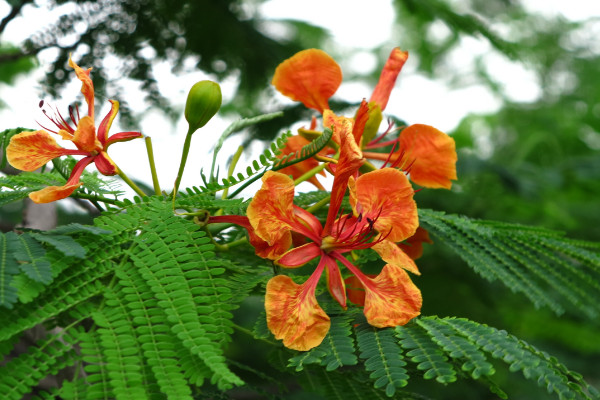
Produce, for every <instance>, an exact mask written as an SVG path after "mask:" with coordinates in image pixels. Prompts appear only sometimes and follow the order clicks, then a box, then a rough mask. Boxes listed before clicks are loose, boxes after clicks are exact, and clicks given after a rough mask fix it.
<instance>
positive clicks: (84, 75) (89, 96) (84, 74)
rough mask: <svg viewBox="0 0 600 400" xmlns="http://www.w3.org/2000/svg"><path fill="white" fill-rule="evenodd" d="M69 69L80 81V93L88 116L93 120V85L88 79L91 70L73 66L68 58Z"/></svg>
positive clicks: (72, 62) (73, 62) (73, 63)
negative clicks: (83, 98)
mask: <svg viewBox="0 0 600 400" xmlns="http://www.w3.org/2000/svg"><path fill="white" fill-rule="evenodd" d="M69 67H71V68H73V69H74V70H75V74H76V75H77V78H78V79H79V80H80V81H81V93H83V97H85V101H86V103H87V105H88V115H89V116H90V117H92V119H94V84H93V83H92V79H91V78H90V71H91V70H92V69H91V68H88V69H87V70H84V69H83V68H81V67H80V66H79V65H77V64H75V61H73V60H72V59H71V57H69Z"/></svg>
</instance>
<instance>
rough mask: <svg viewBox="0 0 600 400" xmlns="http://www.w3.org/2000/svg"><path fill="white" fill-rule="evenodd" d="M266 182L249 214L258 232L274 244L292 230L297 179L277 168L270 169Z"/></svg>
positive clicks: (250, 206)
mask: <svg viewBox="0 0 600 400" xmlns="http://www.w3.org/2000/svg"><path fill="white" fill-rule="evenodd" d="M262 181H263V184H262V187H261V188H260V189H259V190H258V191H257V192H256V194H255V195H254V198H252V201H251V202H250V204H249V205H248V209H247V211H246V215H247V216H248V220H249V221H250V224H251V225H252V228H254V232H255V233H256V235H258V237H260V238H261V239H263V240H265V241H266V242H267V243H268V244H269V245H270V246H272V245H274V244H275V243H276V242H278V241H279V240H280V239H281V238H282V237H283V236H284V235H286V234H287V233H289V231H290V229H291V226H290V222H291V220H292V219H293V215H294V181H293V180H292V179H290V177H289V176H287V175H284V174H282V173H279V172H273V171H267V172H266V173H265V175H264V176H263V177H262Z"/></svg>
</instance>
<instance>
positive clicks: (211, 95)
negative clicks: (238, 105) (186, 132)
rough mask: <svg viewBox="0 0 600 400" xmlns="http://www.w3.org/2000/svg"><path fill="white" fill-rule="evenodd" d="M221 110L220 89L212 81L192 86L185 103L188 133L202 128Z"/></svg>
mask: <svg viewBox="0 0 600 400" xmlns="http://www.w3.org/2000/svg"><path fill="white" fill-rule="evenodd" d="M219 108H221V87H220V86H219V84H218V83H216V82H212V81H200V82H197V83H196V84H194V86H192V88H191V89H190V92H189V93H188V97H187V101H186V103H185V119H186V120H187V122H188V124H190V132H195V131H196V130H197V129H200V128H202V127H203V126H204V125H206V123H207V122H208V121H210V119H211V118H212V117H214V116H215V114H216V113H217V111H219Z"/></svg>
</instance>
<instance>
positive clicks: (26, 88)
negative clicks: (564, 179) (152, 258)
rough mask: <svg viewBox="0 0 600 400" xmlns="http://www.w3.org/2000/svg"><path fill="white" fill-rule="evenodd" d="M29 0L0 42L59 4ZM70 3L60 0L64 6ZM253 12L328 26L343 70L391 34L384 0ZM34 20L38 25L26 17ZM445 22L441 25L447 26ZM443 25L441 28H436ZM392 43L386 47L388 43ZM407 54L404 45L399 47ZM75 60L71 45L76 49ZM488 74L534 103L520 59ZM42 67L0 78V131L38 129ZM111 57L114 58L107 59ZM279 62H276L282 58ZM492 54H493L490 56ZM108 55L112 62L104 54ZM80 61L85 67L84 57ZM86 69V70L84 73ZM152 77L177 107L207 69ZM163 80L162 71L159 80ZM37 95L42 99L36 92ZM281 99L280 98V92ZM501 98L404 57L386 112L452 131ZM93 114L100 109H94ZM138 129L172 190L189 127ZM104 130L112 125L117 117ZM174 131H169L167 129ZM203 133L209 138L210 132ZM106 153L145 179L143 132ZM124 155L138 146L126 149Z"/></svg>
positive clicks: (151, 117) (459, 57)
mask: <svg viewBox="0 0 600 400" xmlns="http://www.w3.org/2000/svg"><path fill="white" fill-rule="evenodd" d="M36 4H39V5H43V6H42V7H40V8H34V7H32V6H30V5H27V6H25V7H24V9H23V11H22V15H23V17H22V18H18V19H16V20H14V21H13V22H11V24H10V25H9V26H8V28H7V29H6V31H5V33H4V35H3V38H2V39H3V41H5V42H13V43H19V42H20V41H22V40H23V39H24V38H26V37H27V36H29V35H30V33H31V31H30V29H29V27H30V26H32V22H31V21H48V20H51V19H52V18H55V17H57V16H58V15H60V13H61V12H64V9H59V10H56V11H54V13H53V14H49V13H48V11H47V10H45V5H46V4H47V1H46V0H38V1H37V2H36ZM525 4H526V6H527V8H528V9H529V10H530V11H535V12H540V13H542V14H543V15H548V16H553V15H563V16H565V17H567V18H570V19H575V20H579V19H586V18H589V17H591V16H594V15H596V16H600V1H596V0H593V1H592V0H569V1H568V2H567V1H564V0H526V1H525ZM66 7H68V6H66ZM260 11H261V13H262V14H263V15H264V16H265V17H267V18H271V19H299V20H304V21H308V22H311V23H313V24H315V25H320V26H324V27H327V29H328V30H329V31H330V32H331V35H332V39H331V42H330V43H329V44H328V46H330V47H334V46H335V48H336V49H340V51H341V52H344V53H345V54H351V53H354V55H353V56H352V57H350V59H349V62H345V63H344V64H342V69H343V70H345V71H348V72H352V71H356V72H361V71H363V72H364V71H368V70H369V69H370V68H372V67H373V66H374V64H375V61H376V60H375V58H374V56H373V54H371V53H370V52H369V51H368V49H370V48H372V47H375V46H379V45H381V44H384V43H386V42H388V41H389V40H390V39H391V38H392V37H393V35H394V32H393V22H394V18H395V16H394V10H393V8H392V5H391V0H370V1H369V6H368V7H367V6H365V1H364V0H328V1H324V0H302V1H301V2H290V1H289V0H270V1H267V2H266V3H264V4H263V5H262V6H261V8H260ZM7 12H8V6H7V5H6V3H5V2H3V1H0V18H1V16H3V15H5V14H6V13H7ZM33 25H34V26H38V25H37V24H33ZM446 29H447V28H446ZM443 30H444V27H441V30H440V32H441V34H443V33H444V32H443ZM392 46H393V45H391V46H390V50H391V47H392ZM405 50H408V51H409V52H410V49H405ZM489 51H490V46H489V44H488V43H487V42H486V41H485V40H483V39H482V40H476V39H473V38H467V39H465V40H464V43H463V46H462V47H461V48H460V49H458V50H457V51H456V52H454V53H453V54H452V55H451V57H450V63H451V64H452V67H453V68H457V69H459V70H461V71H462V70H464V73H465V74H468V73H469V69H468V68H470V67H469V66H470V60H472V59H473V58H474V57H475V56H477V55H480V54H487V53H488V52H489ZM73 57H74V59H75V61H77V53H75V54H74V56H73ZM489 57H490V58H489V61H491V62H490V63H487V64H489V65H490V72H491V73H493V75H494V76H495V77H496V78H499V79H500V80H501V81H502V82H503V84H504V85H505V90H506V93H507V95H509V96H510V97H511V98H512V99H514V100H520V101H533V100H535V99H536V98H537V96H538V95H539V87H538V85H537V83H536V82H535V81H534V80H533V79H532V76H533V75H532V73H531V72H530V71H527V70H526V69H525V68H524V67H522V66H521V65H518V64H515V63H512V62H511V61H509V60H508V59H506V58H504V57H503V56H501V55H499V54H492V55H490V56H489ZM39 58H40V62H41V68H40V69H39V70H37V71H35V72H33V73H32V74H30V75H29V76H25V77H20V78H19V79H18V80H17V81H16V82H15V83H14V84H13V85H12V86H8V85H4V84H0V98H1V99H2V101H3V102H4V103H6V107H5V108H3V109H0V130H4V129H7V128H13V127H17V126H25V127H34V128H35V127H36V120H39V121H42V120H43V118H42V117H43V115H42V114H41V113H39V109H38V107H37V104H38V102H39V100H40V93H39V92H40V90H39V84H38V83H37V82H38V81H39V80H40V78H41V77H42V76H43V69H44V68H45V66H46V65H47V63H48V61H49V60H51V59H52V58H53V54H52V51H48V52H42V53H40V57H39ZM113 61H114V62H118V60H113ZM282 61H283V60H282ZM492 61H493V62H492ZM109 63H110V60H109ZM82 67H85V66H84V65H82ZM92 74H93V71H92ZM155 75H156V76H159V77H161V80H160V82H159V83H160V89H161V91H162V92H163V94H165V95H166V96H167V97H169V98H171V99H172V101H173V104H175V105H177V106H180V107H182V108H183V106H184V103H185V98H186V96H187V91H188V89H189V88H190V87H191V86H192V84H193V83H195V82H196V81H198V80H201V79H206V78H207V77H206V76H205V75H203V74H202V73H201V72H195V73H189V74H185V75H181V76H177V77H175V76H173V75H172V74H171V72H170V69H169V66H168V65H167V64H164V63H163V64H159V65H157V66H156V71H155ZM166 78H168V79H166ZM220 84H221V86H222V89H223V93H224V103H225V102H227V101H228V100H229V99H231V94H232V93H233V90H234V89H235V85H236V83H235V81H234V80H233V79H231V80H229V81H226V82H220ZM79 88H80V84H79V83H78V82H77V81H76V79H75V76H74V74H73V83H72V84H71V85H69V87H68V90H67V91H65V95H64V99H65V101H64V102H59V103H58V104H56V106H58V107H59V110H66V108H67V106H68V104H70V103H73V102H74V101H75V100H76V99H77V100H82V98H81V94H80V93H79V92H78V91H79ZM371 90H372V88H370V87H366V86H364V85H361V84H350V83H343V84H342V87H341V88H340V90H339V91H338V93H337V94H336V96H337V97H340V98H345V99H347V100H353V101H357V100H360V99H361V98H363V97H369V96H370V93H371ZM141 96H142V93H141V92H140V91H139V88H138V87H137V86H136V85H135V84H133V83H132V84H128V85H127V91H126V92H125V93H123V94H121V95H120V96H116V97H117V98H116V100H119V99H124V100H126V101H127V102H129V103H130V105H131V106H132V107H133V108H134V109H136V107H137V109H136V111H144V110H143V107H144V105H142V104H140V103H139V102H136V99H138V98H140V97H141ZM42 98H43V97H42ZM278 99H279V100H281V101H282V103H284V102H285V101H287V100H286V99H285V98H284V97H283V96H280V97H279V98H278ZM100 106H102V103H100V102H97V110H96V114H97V115H99V116H102V115H103V114H104V113H105V112H107V111H108V103H107V102H105V103H104V105H103V108H98V107H100ZM499 106H500V102H499V99H497V98H494V96H493V95H492V94H491V93H489V92H488V91H487V90H486V89H485V88H484V87H483V86H477V85H472V86H466V87H462V88H459V89H451V88H448V87H447V86H445V85H443V84H441V83H440V82H437V81H434V80H431V79H429V78H427V77H425V76H423V75H421V74H419V73H418V72H417V71H416V70H415V65H414V64H413V63H411V58H410V57H409V60H408V62H407V64H406V65H405V67H404V69H403V71H402V73H401V74H400V77H399V79H398V82H397V84H396V88H395V90H394V92H393V93H392V96H391V98H390V101H389V103H388V107H387V110H388V111H390V112H391V113H393V114H395V115H398V116H400V117H402V118H404V119H406V120H407V121H408V122H410V123H424V124H429V125H433V126H435V127H436V128H438V129H440V130H442V131H446V132H448V131H451V130H452V129H454V128H455V127H456V125H457V124H458V122H459V121H460V120H461V119H462V118H463V117H464V116H465V115H467V114H468V113H487V112H493V111H494V110H496V109H497V108H498V107H499ZM98 118H101V117H98ZM227 125H228V122H226V121H223V120H221V119H219V118H215V119H214V120H212V121H210V122H209V123H208V124H207V125H206V126H205V127H204V128H203V129H202V130H200V131H198V132H197V133H196V134H195V135H194V138H193V140H192V152H191V154H190V158H189V161H188V168H187V170H186V174H185V175H184V179H183V181H182V187H185V186H192V185H199V184H200V183H201V182H200V181H199V178H198V171H199V170H200V168H201V167H204V168H205V171H206V172H207V173H208V171H207V168H209V167H210V160H211V157H212V154H211V153H210V152H209V149H210V147H211V146H212V145H213V144H214V142H215V141H216V138H218V137H219V136H220V133H221V132H222V131H223V130H224V129H225V128H226V126H227ZM140 130H141V131H142V133H144V134H145V135H148V136H151V137H152V140H153V144H154V151H155V155H156V158H157V160H156V161H157V167H158V169H159V180H160V182H161V185H162V187H163V189H164V190H168V189H170V187H171V186H172V183H173V181H174V178H175V175H176V171H177V167H178V164H179V157H180V151H181V150H180V148H181V144H182V143H183V139H184V135H185V132H186V130H187V124H186V122H185V120H183V118H182V119H180V121H179V122H178V123H177V126H176V127H175V128H173V127H172V126H171V125H170V123H169V122H167V121H166V120H165V118H164V117H163V116H162V115H161V114H160V113H159V112H156V111H152V112H150V113H149V114H148V115H147V116H146V117H145V118H144V120H143V122H142V124H141V127H140ZM111 131H112V133H115V132H119V131H120V129H119V124H118V117H117V120H116V121H115V123H114V125H113V128H112V129H111ZM174 132H177V135H174V134H173V133H174ZM208 138H210V139H208ZM256 146H257V148H256V151H255V152H254V153H253V154H252V155H251V157H252V156H254V157H255V156H256V155H258V150H259V148H260V144H258V143H257V144H256ZM236 148H237V143H235V142H232V143H229V144H228V145H227V146H226V147H224V148H223V150H222V151H221V156H220V161H221V170H222V171H223V170H224V169H226V166H225V165H223V163H224V162H225V160H226V158H227V156H228V155H229V154H231V153H232V152H233V151H235V149H236ZM109 153H110V155H111V157H112V158H113V159H114V160H115V161H116V162H117V164H118V165H119V166H120V167H121V168H122V169H123V170H124V171H126V173H127V174H128V175H129V176H130V177H133V178H138V179H142V180H144V181H146V182H148V183H150V174H149V169H148V166H147V161H146V157H145V147H144V144H143V141H142V140H137V141H133V142H128V143H123V144H118V145H115V146H113V147H111V148H110V151H109ZM132 154H141V156H140V157H132V156H131V155H132ZM238 165H239V167H238V171H241V170H243V169H245V165H246V164H245V163H244V161H243V160H242V161H241V162H240V164H238Z"/></svg>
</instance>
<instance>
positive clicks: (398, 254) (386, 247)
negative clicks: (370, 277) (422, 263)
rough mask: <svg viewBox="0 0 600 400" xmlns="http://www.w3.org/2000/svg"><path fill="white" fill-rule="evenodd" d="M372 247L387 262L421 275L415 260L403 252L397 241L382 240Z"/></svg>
mask: <svg viewBox="0 0 600 400" xmlns="http://www.w3.org/2000/svg"><path fill="white" fill-rule="evenodd" d="M372 249H373V250H375V251H376V252H377V254H379V256H380V257H381V259H382V260H383V261H385V262H386V263H388V264H391V265H393V266H394V267H399V268H402V269H405V270H407V271H410V272H412V273H413V274H417V275H421V273H420V272H419V269H418V268H417V264H415V262H414V260H413V259H412V258H410V257H409V256H408V254H406V253H405V252H403V251H402V250H401V249H400V247H398V245H396V243H394V242H391V241H389V240H382V241H381V242H379V243H377V244H375V245H374V246H373V247H372Z"/></svg>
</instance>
